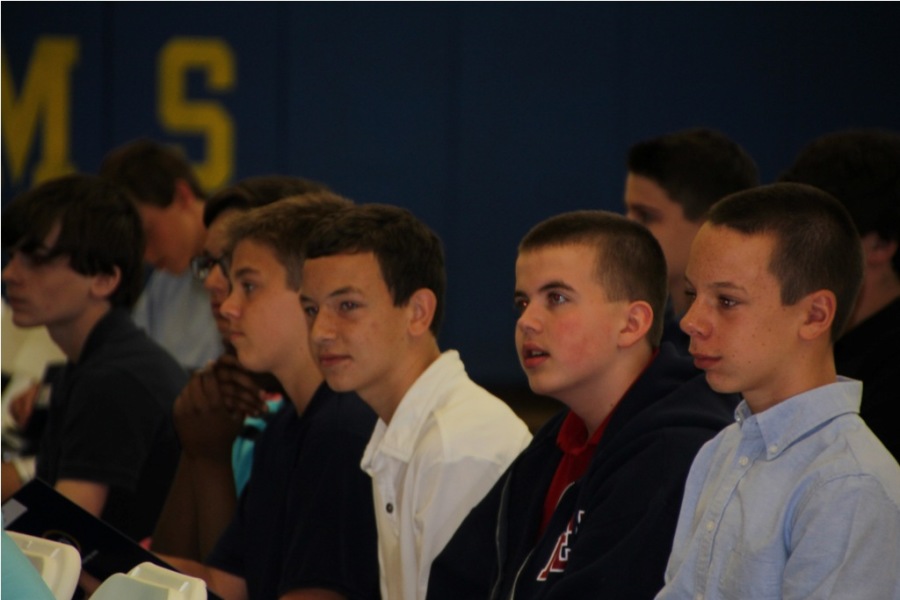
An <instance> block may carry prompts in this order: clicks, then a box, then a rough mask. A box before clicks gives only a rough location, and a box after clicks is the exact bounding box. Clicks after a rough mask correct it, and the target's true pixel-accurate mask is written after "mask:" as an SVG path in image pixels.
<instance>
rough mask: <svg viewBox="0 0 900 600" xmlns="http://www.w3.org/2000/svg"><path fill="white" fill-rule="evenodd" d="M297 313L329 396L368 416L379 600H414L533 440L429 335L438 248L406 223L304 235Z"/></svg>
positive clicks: (374, 222) (373, 214)
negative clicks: (351, 399) (371, 420)
mask: <svg viewBox="0 0 900 600" xmlns="http://www.w3.org/2000/svg"><path fill="white" fill-rule="evenodd" d="M306 250H307V259H306V261H305V263H304V267H303V290H302V300H303V306H304V309H305V310H306V313H307V318H308V321H309V329H310V331H309V336H310V346H311V348H312V352H313V354H314V356H315V357H316V360H317V362H318V364H319V366H320V367H321V369H322V371H323V372H324V375H325V379H326V380H327V381H328V384H329V385H330V386H331V387H332V388H334V389H336V390H355V391H356V392H357V393H359V395H360V396H361V397H362V398H363V400H365V401H366V403H368V404H369V405H370V406H371V407H372V408H373V409H374V410H375V412H376V413H377V414H378V417H379V419H378V424H377V425H376V427H375V431H374V432H373V433H372V437H371V440H370V441H369V445H368V446H367V448H366V453H365V456H364V457H363V460H362V468H363V470H365V472H366V473H368V474H369V475H371V477H372V482H371V490H372V493H373V494H374V498H375V510H376V522H377V524H378V552H379V565H380V573H381V578H380V579H381V594H382V597H383V598H386V599H391V600H401V599H402V600H412V599H416V598H423V597H424V596H425V590H426V587H427V584H428V572H429V569H430V567H431V561H432V559H433V558H434V556H435V555H436V554H437V553H438V552H440V550H441V549H442V548H443V547H444V544H445V543H446V542H447V540H448V539H450V536H451V535H452V534H453V531H454V530H455V529H456V527H457V526H458V525H459V523H460V521H462V519H463V518H464V517H465V515H466V513H468V512H469V510H470V509H471V508H472V506H474V505H475V504H476V503H477V502H478V501H479V500H480V499H481V498H482V496H484V494H485V492H487V491H488V490H489V489H490V488H491V486H492V485H493V484H494V482H495V481H496V480H497V478H498V477H499V476H500V474H501V473H502V472H503V471H504V470H505V469H506V467H507V466H508V465H509V463H510V462H512V460H513V459H514V458H515V456H516V455H517V454H518V453H519V451H520V450H521V449H522V448H524V447H525V446H526V445H527V443H528V440H529V439H530V438H531V435H530V434H529V433H528V429H527V427H526V426H525V424H524V423H523V422H522V421H521V420H520V419H519V418H518V417H516V415H515V414H514V413H513V412H512V410H510V408H509V407H508V406H506V405H505V404H504V403H503V402H502V401H501V400H499V399H497V398H495V397H494V396H492V395H490V394H489V393H488V392H487V391H485V390H484V389H482V388H481V387H479V386H477V385H476V384H475V383H474V382H472V381H471V380H470V379H469V377H468V375H466V372H465V368H464V367H463V364H462V362H461V361H460V359H459V355H458V354H457V352H456V351H452V350H451V351H446V352H444V353H443V354H442V353H441V351H440V350H439V348H438V343H437V335H438V331H439V329H440V325H441V319H442V316H443V304H444V288H445V273H444V255H443V249H442V247H441V242H440V239H438V237H437V235H435V234H434V232H432V231H431V230H430V229H429V228H428V227H427V226H426V225H425V224H424V223H422V222H421V221H419V220H418V219H416V218H415V217H414V216H413V215H412V214H411V213H410V212H409V211H407V210H404V209H402V208H398V207H394V206H387V205H365V206H356V207H353V208H350V209H347V210H345V211H342V212H340V213H335V214H334V215H331V216H329V217H327V218H325V219H323V220H322V221H321V222H320V223H319V224H318V225H317V226H316V229H315V231H314V232H313V233H312V234H311V235H310V238H309V242H308V244H307V249H306Z"/></svg>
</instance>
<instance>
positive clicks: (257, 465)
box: [170, 192, 378, 600]
mask: <svg viewBox="0 0 900 600" xmlns="http://www.w3.org/2000/svg"><path fill="white" fill-rule="evenodd" d="M348 204H349V202H348V201H347V200H344V199H343V198H339V197H337V196H335V195H334V194H330V193H327V192H321V193H312V194H307V195H304V196H303V197H301V198H296V199H285V200H279V201H278V202H275V203H273V204H269V205H267V206H264V207H261V208H257V209H254V210H252V211H249V212H247V213H246V214H243V215H240V216H237V217H235V218H236V221H235V222H234V223H233V225H232V226H231V227H230V228H229V234H228V235H229V239H230V240H231V246H232V248H233V250H232V251H231V252H228V253H227V254H228V255H230V265H229V269H228V272H229V275H230V280H231V284H232V289H231V293H230V295H229V296H228V297H227V299H225V301H224V302H223V303H222V305H221V312H222V314H223V315H224V316H225V317H226V318H227V319H228V322H229V326H228V331H229V340H230V342H231V343H232V344H233V345H234V347H235V349H236V350H237V355H238V359H239V360H240V362H241V364H242V365H243V366H245V367H246V368H247V369H249V370H252V371H256V372H269V373H271V374H272V375H274V376H275V377H276V378H277V379H278V381H279V383H280V384H281V386H282V387H283V388H284V391H285V395H286V399H288V400H289V401H290V403H291V404H290V406H288V407H287V408H286V409H284V410H281V411H279V412H278V414H277V415H276V416H275V417H274V418H273V419H272V421H271V422H270V423H269V424H268V426H267V428H266V430H265V433H264V434H263V435H262V436H261V437H260V438H259V440H258V441H257V444H256V448H255V450H254V456H253V469H252V473H251V475H250V480H249V482H248V483H247V486H246V488H245V489H244V492H243V494H242V495H241V498H240V502H239V505H238V507H237V511H236V513H235V516H234V518H233V520H232V521H231V523H230V524H229V526H228V527H227V528H226V529H225V531H224V533H223V534H222V537H221V538H220V539H219V541H218V543H217V545H216V547H215V548H214V549H213V551H212V553H211V555H210V556H209V558H208V559H207V561H206V563H207V565H208V566H202V565H198V564H197V563H193V562H189V561H182V560H178V559H170V560H171V562H172V564H173V566H175V567H178V568H180V569H182V570H184V571H186V572H189V573H191V574H194V575H196V576H200V577H203V578H204V579H205V580H206V581H207V582H208V584H209V586H210V588H211V589H212V590H213V591H215V592H216V593H218V594H220V595H222V596H223V597H225V598H227V599H229V600H231V599H236V600H242V599H246V598H254V599H262V600H274V599H275V598H278V599H281V600H285V599H300V598H323V599H333V598H351V599H355V598H360V599H370V598H371V599H375V598H378V555H377V542H376V529H375V517H374V514H375V513H374V509H373V507H372V497H371V491H370V490H371V487H370V485H371V484H370V482H369V480H368V477H366V475H365V474H364V473H362V472H361V471H360V470H359V461H360V459H361V458H362V454H363V450H364V449H365V445H366V442H367V441H368V439H369V435H370V434H371V432H372V428H373V427H374V425H375V414H374V413H373V412H372V411H371V409H369V407H368V406H366V405H365V403H363V402H362V401H361V400H360V399H359V398H358V397H357V396H356V395H355V394H350V393H336V392H333V391H332V390H331V389H329V388H328V386H327V385H325V384H324V383H323V380H322V374H321V373H320V372H319V370H318V368H317V366H316V364H315V362H314V361H313V358H312V356H311V355H310V352H309V347H308V345H307V343H306V335H305V334H306V323H305V317H304V315H303V311H302V310H301V307H300V298H299V290H300V287H301V281H302V280H301V261H302V248H303V242H304V239H305V237H306V235H307V234H308V232H309V230H310V229H311V228H312V227H313V225H314V224H315V223H316V221H317V220H318V219H320V218H322V217H323V216H324V215H327V214H328V213H330V212H334V211H336V210H339V209H341V208H342V207H345V206H347V205H348ZM197 433H199V432H197ZM195 446H196V447H198V448H199V447H200V446H199V445H198V444H195ZM201 459H203V457H202V456H197V457H195V460H201Z"/></svg>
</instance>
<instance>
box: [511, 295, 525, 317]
mask: <svg viewBox="0 0 900 600" xmlns="http://www.w3.org/2000/svg"><path fill="white" fill-rule="evenodd" d="M513 308H514V309H515V311H516V314H520V315H521V314H522V313H523V312H525V309H526V308H528V298H526V297H525V296H516V297H515V298H513Z"/></svg>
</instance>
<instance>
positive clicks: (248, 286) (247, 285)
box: [238, 280, 256, 296]
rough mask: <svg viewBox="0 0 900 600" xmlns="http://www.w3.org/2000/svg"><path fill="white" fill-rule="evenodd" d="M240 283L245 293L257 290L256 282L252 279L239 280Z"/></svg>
mask: <svg viewBox="0 0 900 600" xmlns="http://www.w3.org/2000/svg"><path fill="white" fill-rule="evenodd" d="M238 285H240V286H241V290H243V291H244V293H245V294H246V295H248V296H249V295H250V294H252V293H253V292H255V291H256V284H255V283H253V282H252V281H247V280H244V281H240V282H238Z"/></svg>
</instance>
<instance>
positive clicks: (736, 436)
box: [658, 183, 900, 599]
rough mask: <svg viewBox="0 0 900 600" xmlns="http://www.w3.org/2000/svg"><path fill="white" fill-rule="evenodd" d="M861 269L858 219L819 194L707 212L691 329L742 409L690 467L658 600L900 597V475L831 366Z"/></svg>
mask: <svg viewBox="0 0 900 600" xmlns="http://www.w3.org/2000/svg"><path fill="white" fill-rule="evenodd" d="M862 270H863V259H862V247H861V244H860V240H859V235H858V234H857V232H856V229H855V227H854V226H853V222H852V220H851V218H850V216H849V215H848V214H847V211H846V210H845V209H844V208H843V207H842V206H841V205H840V203H839V202H838V201H837V200H835V199H834V198H833V197H831V196H829V195H828V194H827V193H825V192H823V191H821V190H818V189H816V188H813V187H811V186H807V185H802V184H791V183H780V184H774V185H769V186H764V187H761V188H757V189H755V190H750V191H746V192H742V193H738V194H734V195H732V196H729V197H727V198H726V199H724V200H722V201H721V202H720V203H718V204H716V205H715V206H714V207H713V208H712V210H711V211H710V213H709V216H708V218H707V222H706V223H705V224H704V225H703V227H702V228H701V229H700V232H699V233H698V234H697V237H696V238H695V240H694V244H693V247H692V249H691V256H690V260H689V262H688V267H687V271H686V282H687V293H688V297H689V298H690V299H691V306H690V309H689V310H688V312H687V313H686V314H685V316H684V319H683V320H682V327H683V328H684V330H685V331H686V332H687V333H689V334H690V336H691V346H690V349H691V354H692V355H693V356H694V361H695V363H696V364H697V366H698V367H700V368H702V369H703V370H705V371H706V379H707V381H708V382H709V384H710V386H711V387H712V388H713V389H716V390H719V391H723V392H740V393H741V394H742V396H743V400H742V401H741V404H740V405H739V406H738V409H737V411H736V412H735V420H736V422H735V423H733V424H731V425H730V426H729V427H727V428H726V429H725V430H723V431H722V432H721V433H720V434H719V435H718V436H717V437H716V438H715V439H713V440H712V441H710V442H709V444H707V445H706V446H704V448H703V449H702V450H701V451H700V453H699V454H698V455H697V458H696V460H695V461H694V464H693V466H692V467H691V472H690V475H689V477H688V480H687V484H686V487H685V495H684V500H683V502H682V510H681V515H680V517H679V521H678V528H677V531H676V535H675V542H674V546H673V551H672V556H671V557H670V559H669V564H668V566H667V569H666V586H665V588H664V589H663V590H662V591H661V592H660V594H659V596H658V598H660V599H665V598H679V599H680V598H701V597H703V598H708V599H713V598H854V599H863V598H872V599H875V598H878V599H883V598H897V597H900V579H898V577H897V565H898V564H900V563H898V560H900V549H898V548H900V547H898V545H897V540H898V539H900V508H898V507H900V466H898V465H897V462H896V461H894V459H893V458H892V457H891V456H890V454H889V453H888V452H887V451H886V450H885V448H884V446H883V445H882V444H881V443H880V442H879V441H878V440H877V438H876V437H875V436H874V435H873V434H872V432H871V431H870V430H869V429H868V428H867V427H866V425H865V424H864V423H863V422H862V420H861V419H860V417H859V415H858V411H859V405H860V393H861V384H860V382H858V381H853V380H849V379H845V378H843V377H839V376H838V375H837V373H836V370H835V366H834V357H833V354H832V346H833V344H834V340H835V339H836V338H837V337H838V336H839V335H840V332H841V330H842V328H843V327H844V325H845V323H846V321H847V318H848V316H849V315H850V313H851V310H852V308H853V303H854V300H855V298H856V295H857V292H858V290H859V287H860V282H861V280H862Z"/></svg>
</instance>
